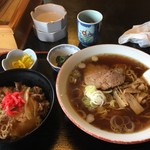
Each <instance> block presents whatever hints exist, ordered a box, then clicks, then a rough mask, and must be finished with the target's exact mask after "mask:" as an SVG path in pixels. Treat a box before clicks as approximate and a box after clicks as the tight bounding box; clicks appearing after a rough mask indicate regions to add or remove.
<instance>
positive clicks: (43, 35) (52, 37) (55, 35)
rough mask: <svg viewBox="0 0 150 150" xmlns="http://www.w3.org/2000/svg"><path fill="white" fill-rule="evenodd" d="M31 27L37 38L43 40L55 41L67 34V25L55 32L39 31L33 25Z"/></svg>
mask: <svg viewBox="0 0 150 150" xmlns="http://www.w3.org/2000/svg"><path fill="white" fill-rule="evenodd" d="M33 29H34V32H35V35H36V36H37V37H38V39H39V40H40V41H44V42H56V41H59V40H61V39H63V38H65V37H66V36H67V27H64V28H63V29H61V30H59V31H57V32H51V33H49V32H42V31H39V30H37V29H35V27H33Z"/></svg>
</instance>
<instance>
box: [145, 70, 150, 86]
mask: <svg viewBox="0 0 150 150" xmlns="http://www.w3.org/2000/svg"><path fill="white" fill-rule="evenodd" d="M143 78H144V79H145V80H146V81H147V83H148V85H150V69H148V70H146V71H145V72H144V73H143Z"/></svg>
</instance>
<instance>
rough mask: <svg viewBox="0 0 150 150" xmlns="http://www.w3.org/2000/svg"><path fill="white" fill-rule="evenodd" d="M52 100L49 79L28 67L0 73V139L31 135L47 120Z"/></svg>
mask: <svg viewBox="0 0 150 150" xmlns="http://www.w3.org/2000/svg"><path fill="white" fill-rule="evenodd" d="M53 101H54V91H53V87H52V85H51V83H50V82H49V80H48V79H47V78H46V77H45V76H44V75H42V74H41V73H39V72H37V71H34V70H30V69H11V70H7V71H3V72H1V73H0V142H14V141H17V140H20V139H22V138H24V137H27V135H28V136H29V135H31V134H32V133H33V132H35V131H37V130H38V128H39V127H40V126H41V125H42V124H43V123H44V122H45V121H46V119H47V117H48V116H49V114H50V111H51V109H52V106H53Z"/></svg>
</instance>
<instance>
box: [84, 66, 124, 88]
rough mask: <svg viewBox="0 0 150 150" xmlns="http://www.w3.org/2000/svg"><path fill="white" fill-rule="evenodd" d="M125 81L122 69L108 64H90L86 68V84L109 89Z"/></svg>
mask: <svg viewBox="0 0 150 150" xmlns="http://www.w3.org/2000/svg"><path fill="white" fill-rule="evenodd" d="M124 81H125V75H124V72H123V70H122V69H115V68H110V67H108V66H106V65H93V64H88V65H87V67H86V68H85V70H84V82H85V84H86V85H95V86H96V87H97V88H99V89H102V90H107V89H109V88H113V87H115V86H118V85H121V84H122V83H124Z"/></svg>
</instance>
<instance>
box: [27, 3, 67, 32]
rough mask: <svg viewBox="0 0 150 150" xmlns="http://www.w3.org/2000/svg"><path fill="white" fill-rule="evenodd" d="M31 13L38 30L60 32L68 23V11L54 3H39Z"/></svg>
mask: <svg viewBox="0 0 150 150" xmlns="http://www.w3.org/2000/svg"><path fill="white" fill-rule="evenodd" d="M30 14H31V17H32V20H33V23H34V26H35V28H36V29H37V30H38V31H42V32H49V33H52V32H58V31H60V30H62V29H63V28H64V27H65V26H66V25H67V12H66V10H65V8H64V7H63V6H61V5H57V4H52V3H48V4H43V5H39V6H37V7H36V8H35V9H34V11H32V12H31V13H30Z"/></svg>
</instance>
